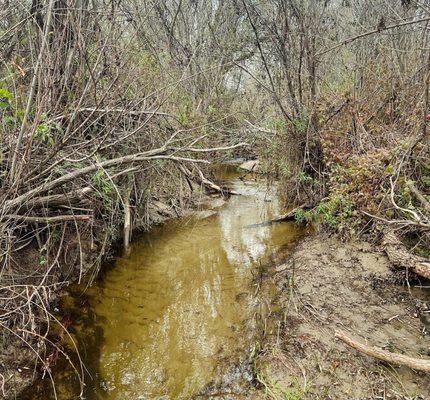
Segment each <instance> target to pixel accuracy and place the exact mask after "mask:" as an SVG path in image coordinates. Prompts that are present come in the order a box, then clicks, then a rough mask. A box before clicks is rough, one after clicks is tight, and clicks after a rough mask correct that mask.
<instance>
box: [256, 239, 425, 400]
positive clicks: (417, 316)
mask: <svg viewBox="0 0 430 400" xmlns="http://www.w3.org/2000/svg"><path fill="white" fill-rule="evenodd" d="M393 281H395V280H393V274H392V272H391V270H390V268H389V264H388V260H387V259H386V257H385V256H384V254H382V253H379V252H377V251H376V250H375V249H374V248H373V247H372V246H371V245H370V244H367V243H363V242H351V243H347V244H345V243H342V242H340V241H339V240H337V239H335V238H330V237H327V236H321V235H315V236H311V237H308V238H306V239H305V240H304V241H303V242H301V243H300V245H299V246H298V247H297V249H296V250H295V251H294V252H293V254H292V255H291V257H289V258H288V259H287V260H286V263H285V264H281V265H277V266H273V267H272V268H271V269H270V270H269V271H268V272H267V278H266V285H267V284H269V285H273V284H274V285H276V287H277V289H278V295H277V298H276V299H273V300H272V304H273V305H278V306H279V307H280V310H281V311H280V312H279V311H277V312H274V313H272V314H271V315H270V317H269V318H268V321H267V326H269V327H270V328H269V329H268V331H267V333H266V334H265V335H263V336H262V338H261V342H260V346H261V349H260V352H259V354H258V355H257V356H256V357H255V359H254V364H253V365H254V374H255V381H256V384H257V385H258V386H259V387H260V389H261V390H260V392H259V394H258V395H253V397H252V398H256V399H283V400H285V399H290V400H293V399H294V400H298V399H357V400H358V399H363V400H364V399H416V400H418V399H430V376H429V375H428V374H427V375H425V374H424V373H419V372H415V371H412V370H410V369H408V368H406V367H399V366H395V365H387V364H384V363H382V362H378V361H376V360H374V359H372V358H369V357H367V356H364V355H361V354H359V353H357V352H356V351H355V350H352V349H350V348H347V347H346V346H345V345H344V344H343V343H341V342H339V341H338V340H336V339H335V337H334V331H335V329H341V330H343V331H345V332H347V333H348V334H349V335H350V336H352V337H354V338H356V339H357V340H360V341H362V342H367V343H369V344H372V345H377V346H379V347H382V348H384V349H387V350H389V351H394V352H399V353H404V354H407V355H410V356H413V357H418V358H419V357H424V358H430V337H429V336H428V335H429V333H428V332H429V329H430V324H429V322H430V321H429V316H430V314H429V309H430V308H429V306H430V302H429V300H430V292H429V290H428V289H424V288H419V287H414V285H413V284H412V283H411V285H412V287H410V288H408V287H407V286H400V285H399V284H398V283H394V282H393Z"/></svg>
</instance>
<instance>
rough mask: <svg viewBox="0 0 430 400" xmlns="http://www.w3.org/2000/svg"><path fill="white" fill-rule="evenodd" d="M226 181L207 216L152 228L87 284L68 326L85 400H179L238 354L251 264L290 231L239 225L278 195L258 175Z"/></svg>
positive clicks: (246, 334)
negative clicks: (85, 308) (83, 366)
mask: <svg viewBox="0 0 430 400" xmlns="http://www.w3.org/2000/svg"><path fill="white" fill-rule="evenodd" d="M231 185H232V186H233V187H234V189H235V190H236V191H238V192H240V193H243V194H244V195H243V196H234V197H232V198H231V199H230V200H229V201H228V202H227V203H226V204H225V205H224V206H223V207H222V208H221V209H220V210H219V212H218V214H217V215H214V216H211V217H209V218H206V219H203V220H196V219H193V218H191V219H182V220H179V221H176V222H171V223H168V224H166V225H165V226H163V227H158V228H155V229H154V230H153V231H152V232H150V233H149V234H147V235H145V236H144V237H142V238H141V240H139V241H138V242H137V243H135V244H134V245H133V246H132V251H131V252H130V254H129V255H128V256H124V257H122V258H118V259H117V260H116V266H115V268H112V269H111V270H110V271H109V272H108V273H107V274H106V276H105V277H104V279H103V280H102V281H101V282H99V283H98V284H96V285H95V286H93V287H92V288H90V289H89V291H88V300H89V309H90V312H89V313H88V314H87V315H86V316H85V318H82V319H81V324H79V325H78V326H76V327H75V330H76V336H77V337H78V339H79V340H80V343H81V348H83V353H85V354H86V356H85V360H86V363H87V365H88V367H89V370H90V372H91V373H92V378H93V379H92V380H90V381H88V382H87V387H86V390H85V397H86V398H87V399H90V400H91V399H109V400H120V399H121V400H123V399H157V398H160V399H189V398H190V397H191V396H192V394H193V393H196V391H198V390H199V389H201V388H202V387H203V386H204V385H205V384H207V383H208V382H210V381H211V379H213V375H214V371H215V368H216V366H217V363H218V362H219V360H220V359H222V358H227V357H228V358H234V357H236V356H238V355H239V354H244V353H246V351H247V350H248V348H249V346H250V344H251V341H252V336H253V334H254V331H253V329H252V324H250V323H249V321H252V316H253V313H254V311H255V310H254V309H253V305H254V302H253V299H252V294H251V293H252V290H251V289H252V288H251V280H252V271H253V267H255V265H256V263H257V262H261V261H262V260H264V258H265V257H268V256H269V255H270V254H271V253H272V252H274V251H276V250H277V249H279V248H280V247H281V246H283V245H285V244H286V243H289V242H291V241H292V240H293V238H295V237H297V236H298V235H299V234H300V231H299V230H298V229H297V228H295V227H294V226H292V225H290V224H277V225H266V226H258V227H253V228H245V226H247V225H250V224H255V223H258V222H262V221H266V220H268V219H270V218H272V217H274V216H276V215H278V214H279V204H278V199H277V197H276V196H275V195H273V194H271V195H270V194H269V195H268V194H267V192H266V191H265V188H264V185H263V184H261V183H258V182H242V181H241V180H233V181H231ZM244 293H245V295H243V294H244ZM239 295H240V296H239ZM94 332H102V337H100V338H97V339H96V340H93V339H94V337H92V335H93V334H94ZM69 379H70V378H69ZM66 380H67V378H64V379H63V380H62V381H60V384H59V387H64V388H65V387H68V385H67V384H66V383H65V381H66ZM38 398H40V399H41V398H42V397H38ZM43 398H44V399H45V398H46V397H43ZM59 398H60V399H71V398H73V394H71V393H70V389H67V390H65V389H64V390H63V391H62V393H61V391H60V395H59Z"/></svg>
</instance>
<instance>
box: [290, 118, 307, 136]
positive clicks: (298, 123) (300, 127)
mask: <svg viewBox="0 0 430 400" xmlns="http://www.w3.org/2000/svg"><path fill="white" fill-rule="evenodd" d="M292 123H293V126H294V129H295V130H296V131H297V132H299V133H305V132H306V131H307V129H308V126H309V118H308V116H307V115H306V114H303V115H301V116H300V117H297V118H293V120H292Z"/></svg>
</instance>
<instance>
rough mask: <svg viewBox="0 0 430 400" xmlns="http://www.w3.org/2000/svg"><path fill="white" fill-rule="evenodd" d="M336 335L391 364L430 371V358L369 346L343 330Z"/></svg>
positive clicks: (350, 344) (364, 352) (369, 354)
mask: <svg viewBox="0 0 430 400" xmlns="http://www.w3.org/2000/svg"><path fill="white" fill-rule="evenodd" d="M335 337H336V338H338V339H339V340H341V341H342V342H344V343H345V344H347V345H348V346H350V347H352V348H353V349H355V350H357V351H359V352H360V353H363V354H366V355H368V356H370V357H373V358H377V359H378V360H382V361H385V362H388V363H391V364H398V365H405V366H407V367H409V368H412V369H415V370H417V371H424V372H430V360H423V359H419V358H413V357H408V356H405V355H403V354H398V353H391V352H389V351H387V350H383V349H381V348H379V347H376V346H368V345H365V344H362V343H360V342H357V341H356V340H354V339H351V338H350V337H349V336H347V335H346V333H344V332H342V331H336V332H335Z"/></svg>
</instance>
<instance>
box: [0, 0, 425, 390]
mask: <svg viewBox="0 0 430 400" xmlns="http://www.w3.org/2000/svg"><path fill="white" fill-rule="evenodd" d="M429 13H430V9H429V6H428V5H427V4H426V3H425V2H424V3H423V2H414V1H403V0H402V1H400V0H399V1H396V2H392V1H389V0H378V1H375V2H367V1H357V2H335V1H321V2H316V1H311V0H309V1H308V0H307V1H295V0H293V1H270V2H267V1H250V0H230V1H222V2H219V1H215V0H214V1H202V2H198V1H197V2H196V1H193V0H184V1H180V2H175V1H167V0H163V1H152V0H121V1H116V0H115V1H114V0H25V1H21V2H11V1H9V0H0V17H1V18H0V61H1V65H0V71H1V75H0V133H1V135H0V146H1V148H0V185H1V187H0V223H1V224H0V262H1V270H0V325H1V327H2V328H3V331H4V332H7V334H8V335H9V336H8V337H13V338H16V339H19V340H22V341H23V342H24V343H25V344H26V346H27V348H28V349H30V351H31V352H33V353H34V354H35V357H36V358H38V359H39V362H40V364H41V365H42V369H43V371H45V372H46V373H48V374H49V373H50V365H49V363H50V361H49V360H51V359H52V357H51V358H49V355H50V354H49V352H50V351H51V350H52V346H51V345H50V344H49V340H51V339H50V338H49V332H50V324H51V323H53V321H55V319H56V318H55V317H54V316H53V315H52V312H51V311H50V304H52V302H53V301H54V300H56V298H57V293H58V290H59V288H60V287H63V286H65V285H66V284H67V283H68V282H70V281H73V280H78V281H81V280H82V279H83V278H84V276H85V275H86V274H88V273H89V274H91V276H95V275H96V274H97V271H98V268H99V265H100V261H101V260H102V259H103V257H105V256H106V254H107V253H108V250H109V247H110V244H111V243H112V241H113V240H115V239H117V238H118V237H120V236H123V239H124V245H125V246H127V245H128V243H129V241H130V237H131V234H132V231H133V229H135V228H136V227H139V228H142V229H147V228H148V227H149V226H150V225H151V223H152V222H153V221H154V216H153V215H152V214H151V212H152V211H151V205H152V204H165V205H166V207H167V208H171V209H172V210H175V211H176V212H177V213H179V214H180V212H179V211H180V210H181V209H182V208H184V207H187V206H190V205H192V202H193V191H195V190H197V188H200V189H202V188H203V189H204V190H207V191H210V192H219V193H222V194H227V195H229V194H234V192H232V191H229V190H227V189H225V188H222V187H221V186H220V185H219V184H218V183H216V182H214V180H213V179H212V177H211V170H210V168H209V167H208V165H209V164H210V163H211V162H213V161H222V160H223V159H228V158H234V157H239V156H245V157H250V158H259V159H260V165H261V166H262V170H263V172H267V173H269V174H270V176H274V177H276V178H279V179H280V180H281V181H282V185H283V186H282V187H283V189H282V190H283V191H284V193H285V197H286V199H285V203H286V204H285V205H286V206H288V208H289V209H292V210H293V211H291V212H290V213H287V214H285V215H284V216H282V217H281V218H280V219H279V220H296V221H299V222H301V223H309V222H312V223H318V224H321V225H323V226H324V227H325V228H327V229H330V230H332V231H336V232H337V233H339V234H341V235H343V236H345V237H351V236H353V235H359V234H363V233H366V234H370V235H373V237H376V236H377V234H378V232H385V233H384V234H383V237H384V238H383V245H384V248H385V250H386V253H387V254H388V257H389V258H390V260H391V261H392V263H393V265H396V266H399V267H402V268H409V269H411V270H413V271H415V272H416V273H417V274H418V275H421V276H422V277H426V278H430V272H429V271H430V269H429V262H428V257H429V252H428V248H429V245H430V236H429V226H430V213H429V212H430V211H429V204H430V203H429V201H430V200H429V194H430V186H429V182H430V167H429V164H428V159H429V132H428V126H427V125H428V123H430V109H429V92H430V88H429V87H430V51H429V46H430V36H429V35H430V30H429V21H430V16H429ZM245 144H246V145H245ZM297 204H304V205H306V206H303V207H297V208H294V205H297ZM387 227H389V230H387V229H386V228H387ZM379 236H381V235H379ZM406 244H407V245H406ZM55 322H56V323H57V324H58V323H61V322H58V321H55ZM65 328H67V327H65ZM65 330H67V329H65ZM49 348H51V350H49ZM0 350H1V344H0ZM47 360H48V361H47ZM77 370H78V371H79V374H82V371H81V368H77ZM5 380H6V378H4V377H3V378H2V376H1V375H0V387H1V388H2V390H3V391H8V390H9V389H8V388H5Z"/></svg>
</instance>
